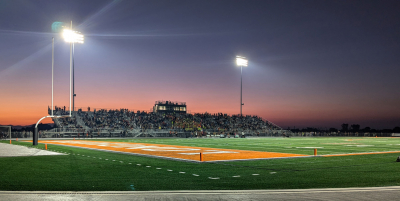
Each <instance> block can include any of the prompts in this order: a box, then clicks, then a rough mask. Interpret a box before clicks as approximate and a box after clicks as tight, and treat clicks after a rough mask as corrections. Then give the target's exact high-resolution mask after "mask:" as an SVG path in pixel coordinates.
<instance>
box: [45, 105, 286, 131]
mask: <svg viewBox="0 0 400 201" xmlns="http://www.w3.org/2000/svg"><path fill="white" fill-rule="evenodd" d="M53 112H54V114H57V115H66V114H69V112H68V111H65V109H64V110H63V109H62V108H58V107H56V110H54V111H53ZM50 113H51V111H50V110H49V114H50ZM53 121H54V123H55V125H56V127H57V128H55V129H54V130H53V132H65V133H70V135H69V136H70V137H72V136H74V137H75V136H77V133H81V135H88V133H90V135H94V136H96V137H108V136H109V137H116V136H118V137H123V136H140V135H141V134H146V135H151V136H154V137H156V136H165V137H167V136H174V133H175V136H178V135H184V136H187V135H188V134H191V135H192V134H193V133H198V134H199V135H201V136H207V135H209V136H214V135H218V136H219V135H220V134H230V135H232V136H234V135H235V134H240V135H241V134H246V135H247V136H250V135H251V136H260V135H266V134H271V135H272V133H274V134H276V135H277V136H279V135H282V134H283V132H285V131H283V130H282V128H280V127H279V126H277V125H275V124H273V123H272V122H269V121H266V120H263V119H262V118H261V117H258V116H251V115H245V116H240V115H228V114H222V113H216V114H210V113H195V114H175V113H172V114H160V113H154V112H144V111H136V112H135V111H130V110H128V109H114V110H111V109H110V110H106V109H98V110H97V111H96V110H93V111H90V109H88V111H82V109H79V110H78V111H73V112H72V117H67V118H53ZM286 132H287V133H286V134H288V131H286ZM67 135H68V134H67Z"/></svg>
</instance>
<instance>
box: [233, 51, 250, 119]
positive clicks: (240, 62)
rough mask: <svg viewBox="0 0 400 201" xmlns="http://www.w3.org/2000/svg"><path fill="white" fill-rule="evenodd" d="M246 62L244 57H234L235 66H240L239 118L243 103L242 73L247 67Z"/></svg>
mask: <svg viewBox="0 0 400 201" xmlns="http://www.w3.org/2000/svg"><path fill="white" fill-rule="evenodd" d="M247 64H248V60H247V59H246V57H241V56H236V65H237V66H240V116H242V106H243V105H244V103H243V102H242V91H243V89H242V71H243V67H247Z"/></svg>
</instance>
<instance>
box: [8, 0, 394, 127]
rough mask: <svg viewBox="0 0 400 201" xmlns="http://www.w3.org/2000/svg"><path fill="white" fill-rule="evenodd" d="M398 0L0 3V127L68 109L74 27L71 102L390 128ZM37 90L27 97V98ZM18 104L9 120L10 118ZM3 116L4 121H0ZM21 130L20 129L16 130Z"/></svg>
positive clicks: (281, 122)
mask: <svg viewBox="0 0 400 201" xmlns="http://www.w3.org/2000/svg"><path fill="white" fill-rule="evenodd" d="M399 10H400V1H397V0H396V1H368V0H363V1H319V0H315V1H303V0H295V1H267V0H260V1H255V0H251V1H242V0H240V1H239V0H226V1H224V0H218V1H211V0H209V1H205V0H202V1H178V0H170V1H169V0H167V1H148V0H146V1H133V0H129V1H100V0H96V1H73V0H72V1H71V0H68V1H66V0H63V1H61V0H60V1H58V0H53V1H48V0H44V1H18V0H17V1H15V0H12V1H11V0H1V1H0V43H1V44H2V45H1V46H0V92H2V94H3V96H4V97H6V98H3V99H2V100H0V103H1V107H0V116H1V117H0V124H8V123H12V124H29V122H31V123H34V122H36V121H37V120H36V119H39V118H40V117H42V116H44V115H45V114H46V111H47V106H48V105H50V104H51V102H50V101H49V100H51V99H50V95H51V94H50V93H51V85H50V82H49V76H50V75H51V74H49V72H51V71H49V68H51V37H55V40H56V44H55V57H56V71H55V76H56V83H55V89H56V91H57V93H56V94H55V104H56V105H69V102H68V100H69V98H68V93H69V88H68V87H69V83H68V79H69V77H68V76H69V74H68V67H69V63H68V62H69V54H68V53H69V45H68V44H66V43H64V42H63V41H62V39H61V38H60V34H59V33H55V32H52V30H51V24H52V23H53V22H55V21H59V22H66V23H68V22H70V21H71V20H72V21H73V27H74V29H76V30H78V31H80V32H82V33H83V34H85V43H84V44H82V45H80V44H77V45H76V47H75V48H76V54H75V61H76V72H75V73H76V74H75V84H76V93H77V98H76V106H77V107H87V106H91V107H92V108H93V107H97V108H129V109H140V110H149V109H150V108H151V107H152V105H153V104H154V101H156V100H172V101H182V102H187V104H188V109H189V110H190V111H191V112H206V111H207V112H211V113H216V112H222V113H229V114H237V113H239V103H240V93H239V92H240V91H239V90H240V68H237V67H236V66H235V63H234V59H235V56H236V55H242V56H245V57H247V58H248V59H249V67H248V68H245V69H243V102H244V103H245V105H244V107H243V113H244V114H252V115H258V116H262V117H263V118H266V119H268V120H270V121H272V122H274V123H277V124H278V125H281V126H283V127H288V126H290V127H293V126H296V127H304V126H312V127H339V126H340V124H342V123H349V124H360V125H361V128H363V127H365V126H371V127H374V128H393V127H395V126H400V108H399V100H400V93H399V92H398V86H399V84H400V79H399V78H398V75H399V74H400V66H399V64H400V59H399V53H400V45H399V44H400V37H399V34H400V14H399V12H398V11H399ZM38 89H40V90H39V92H36V90H38ZM15 107H22V108H24V109H21V110H22V111H26V112H25V113H24V112H21V113H19V114H16V113H12V111H13V109H12V108H15ZM3 114H4V115H3ZM18 122H20V123H18Z"/></svg>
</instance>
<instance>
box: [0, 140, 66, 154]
mask: <svg viewBox="0 0 400 201" xmlns="http://www.w3.org/2000/svg"><path fill="white" fill-rule="evenodd" d="M8 142H9V141H8ZM47 155H66V154H62V153H57V152H52V151H46V150H42V149H36V148H29V147H26V146H21V145H13V144H6V143H0V157H16V156H47Z"/></svg>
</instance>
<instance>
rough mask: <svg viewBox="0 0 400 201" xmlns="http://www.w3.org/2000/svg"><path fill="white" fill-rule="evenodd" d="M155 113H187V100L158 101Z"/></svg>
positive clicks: (154, 108)
mask: <svg viewBox="0 0 400 201" xmlns="http://www.w3.org/2000/svg"><path fill="white" fill-rule="evenodd" d="M153 112H155V113H166V114H168V113H180V114H186V103H185V102H172V101H156V104H155V105H154V107H153Z"/></svg>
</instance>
